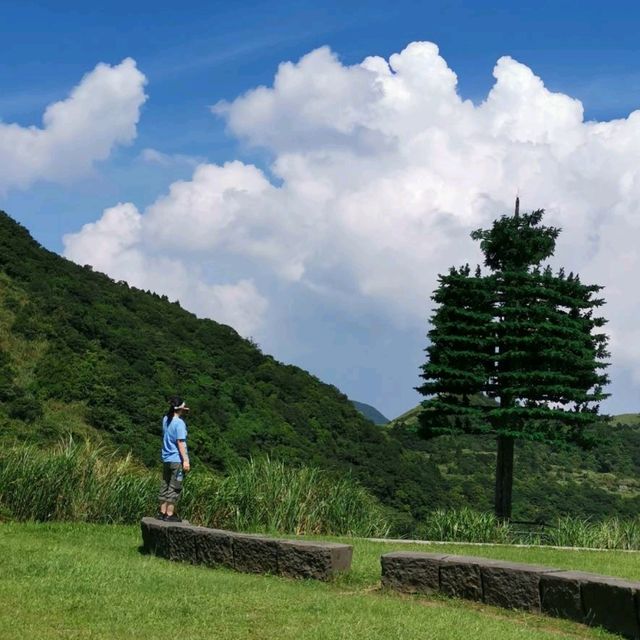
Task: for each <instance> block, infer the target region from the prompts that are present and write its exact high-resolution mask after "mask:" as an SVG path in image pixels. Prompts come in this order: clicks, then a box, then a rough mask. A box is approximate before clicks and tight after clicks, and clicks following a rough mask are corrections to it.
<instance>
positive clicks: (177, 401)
mask: <svg viewBox="0 0 640 640" xmlns="http://www.w3.org/2000/svg"><path fill="white" fill-rule="evenodd" d="M181 404H182V398H178V397H177V396H173V397H172V398H169V411H167V413H166V416H165V417H166V418H167V426H169V423H170V422H171V421H172V420H173V416H174V415H175V412H176V407H179V406H180V405H181Z"/></svg>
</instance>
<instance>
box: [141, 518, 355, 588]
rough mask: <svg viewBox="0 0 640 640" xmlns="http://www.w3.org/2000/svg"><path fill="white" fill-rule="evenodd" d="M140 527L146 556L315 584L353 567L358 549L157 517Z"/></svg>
mask: <svg viewBox="0 0 640 640" xmlns="http://www.w3.org/2000/svg"><path fill="white" fill-rule="evenodd" d="M140 526H141V528H142V545H143V549H144V551H145V552H146V553H153V554H155V555H157V556H160V557H161V558H167V559H169V560H177V561H181V562H190V563H192V564H203V565H206V566H209V567H229V568H232V569H236V570H237V571H244V572H249V573H273V574H278V575H283V576H288V577H290V578H313V579H316V580H329V579H330V578H331V577H332V576H333V575H335V574H336V573H338V572H340V571H348V570H349V569H350V567H351V557H352V552H353V547H351V546H350V545H347V544H337V543H333V542H307V541H301V540H282V539H275V538H266V537H264V536H258V535H249V534H246V533H234V532H233V531H222V530H219V529H207V528H205V527H196V526H194V525H192V524H189V523H188V522H180V523H174V522H163V521H162V520H157V519H156V518H143V519H142V522H141V523H140Z"/></svg>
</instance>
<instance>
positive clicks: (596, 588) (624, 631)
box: [381, 552, 640, 638]
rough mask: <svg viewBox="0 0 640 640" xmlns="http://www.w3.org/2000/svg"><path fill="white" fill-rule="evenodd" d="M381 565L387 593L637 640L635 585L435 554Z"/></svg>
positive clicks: (639, 613)
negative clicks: (537, 617) (426, 596)
mask: <svg viewBox="0 0 640 640" xmlns="http://www.w3.org/2000/svg"><path fill="white" fill-rule="evenodd" d="M381 564H382V584H383V586H385V587H388V588H391V589H396V590H398V591H404V592H409V593H435V592H439V593H444V594H446V595H449V596H453V597H459V598H468V599H471V600H477V601H480V602H485V603H486V604H490V605H494V606H498V607H506V608H509V609H523V610H525V611H532V612H542V613H546V614H549V615H553V616H558V617H561V618H569V619H571V620H575V621H576V622H582V623H584V624H589V625H593V626H601V627H604V628H605V629H608V630H609V631H613V632H614V633H619V634H621V635H623V636H624V637H626V638H640V602H639V599H640V595H639V594H640V582H628V581H626V580H619V579H616V578H609V577H607V576H599V575H596V574H592V573H582V572H576V571H562V570H558V569H553V568H551V567H539V566H533V565H527V564H518V563H512V562H502V561H499V560H489V559H487V558H473V557H468V556H455V555H446V554H436V553H409V552H397V553H387V554H385V555H383V556H382V558H381Z"/></svg>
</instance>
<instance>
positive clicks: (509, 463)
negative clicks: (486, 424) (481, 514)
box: [495, 436, 514, 520]
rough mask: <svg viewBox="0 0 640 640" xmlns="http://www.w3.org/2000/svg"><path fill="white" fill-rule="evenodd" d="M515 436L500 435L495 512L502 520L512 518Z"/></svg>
mask: <svg viewBox="0 0 640 640" xmlns="http://www.w3.org/2000/svg"><path fill="white" fill-rule="evenodd" d="M513 442H514V441H513V438H510V437H509V436H498V457H497V462H496V493H495V512H496V517H497V518H499V519H500V520H509V519H510V518H511V489H512V487H513Z"/></svg>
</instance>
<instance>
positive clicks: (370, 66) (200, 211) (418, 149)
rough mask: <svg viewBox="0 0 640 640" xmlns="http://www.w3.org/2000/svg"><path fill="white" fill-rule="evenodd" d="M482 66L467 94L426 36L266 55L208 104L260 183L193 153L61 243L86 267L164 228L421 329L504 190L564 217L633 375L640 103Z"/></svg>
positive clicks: (141, 245)
mask: <svg viewBox="0 0 640 640" xmlns="http://www.w3.org/2000/svg"><path fill="white" fill-rule="evenodd" d="M493 73H494V77H495V84H494V85H493V87H492V88H491V90H490V92H489V93H488V95H487V97H486V99H485V100H484V101H482V102H481V103H479V104H473V103H472V102H471V101H469V100H464V99H463V98H462V97H461V96H460V94H459V93H458V90H457V77H456V74H455V73H454V72H453V71H452V70H451V69H450V68H449V67H448V65H447V63H446V61H445V60H444V59H443V58H442V57H441V56H440V54H439V51H438V48H437V46H436V45H435V44H433V43H428V42H414V43H412V44H410V45H409V46H408V47H407V48H406V49H404V50H403V51H402V52H401V53H397V54H394V55H392V56H391V57H390V58H389V59H388V60H386V59H384V58H381V57H369V58H366V59H365V60H364V61H363V62H362V63H360V64H356V65H352V66H346V65H344V64H342V63H341V62H340V60H339V59H338V58H337V57H336V56H335V55H334V54H333V53H332V52H331V51H330V50H329V49H328V48H326V47H324V48H321V49H318V50H316V51H313V52H311V53H309V54H308V55H306V56H304V57H303V58H302V59H301V60H300V61H298V62H297V63H292V62H287V63H283V64H282V65H280V67H279V69H278V71H277V73H276V76H275V79H274V82H273V85H272V86H270V87H258V88H256V89H253V90H251V91H249V92H247V93H246V94H244V95H242V96H240V97H238V98H237V99H236V100H234V101H231V102H221V103H218V104H217V105H215V106H214V107H213V111H214V112H215V113H216V114H217V115H218V116H220V117H223V118H224V119H225V120H226V123H227V126H228V129H229V131H230V132H231V133H232V134H233V135H235V136H236V137H238V138H239V139H241V140H243V141H244V142H245V143H246V144H249V145H254V146H259V147H263V148H264V149H266V150H267V152H268V153H269V154H271V157H272V163H271V166H270V171H271V175H272V176H274V177H275V179H271V178H270V177H269V176H268V175H267V174H266V173H265V172H263V171H262V170H261V169H259V168H258V167H256V166H252V165H247V164H244V163H242V162H239V161H234V162H229V163H227V164H225V165H222V166H219V165H213V164H201V165H200V166H198V167H197V168H196V169H195V171H194V174H193V177H192V179H191V180H188V181H181V182H177V183H174V184H173V185H171V186H170V188H169V192H168V193H167V194H166V195H163V196H161V197H159V198H158V200H157V201H156V202H155V203H154V204H152V205H151V206H150V207H148V208H147V209H146V210H145V211H144V212H143V213H137V212H135V213H136V215H135V216H134V215H132V211H133V209H132V210H129V209H128V207H132V205H120V211H121V213H120V215H122V217H123V220H125V222H123V223H122V224H121V225H115V227H121V228H119V229H114V227H113V225H112V224H111V216H112V215H113V214H112V210H107V211H106V212H105V213H104V215H103V217H102V218H101V219H100V221H99V222H97V223H95V225H88V226H87V227H85V228H84V229H83V230H82V231H80V232H79V233H78V234H77V235H75V236H72V237H70V238H68V239H67V255H69V256H70V257H73V258H74V259H77V257H78V256H79V255H80V254H82V252H81V251H79V250H78V247H80V246H86V247H87V248H86V251H85V253H84V254H82V255H86V258H87V260H88V261H89V262H92V260H93V261H95V260H97V257H96V256H111V255H112V254H117V255H118V256H120V257H121V258H122V260H121V261H120V264H121V265H122V264H127V260H129V259H131V260H132V261H134V258H133V257H131V258H129V257H128V253H132V254H135V256H137V257H136V259H141V260H145V259H147V256H148V255H150V254H149V252H150V251H151V249H150V246H153V248H154V250H157V249H158V248H159V247H170V246H171V244H172V242H173V241H174V239H175V238H176V237H177V236H179V237H180V238H182V240H183V241H184V243H185V244H186V246H189V247H190V248H192V250H193V251H194V252H195V253H197V254H199V255H201V256H217V257H218V258H220V259H222V257H225V258H228V257H232V258H233V259H234V260H239V261H244V263H243V264H247V265H251V267H252V268H254V269H259V272H260V273H261V274H263V275H264V274H269V275H270V277H272V278H273V281H274V282H278V283H280V284H279V286H286V285H287V283H291V282H297V283H299V284H303V285H306V286H308V287H309V288H310V289H312V290H314V291H317V292H322V293H321V295H323V299H324V300H325V301H326V300H330V298H329V297H328V296H327V292H331V291H334V292H335V295H336V298H337V297H340V298H341V299H345V298H347V299H348V297H349V296H358V297H360V298H363V299H368V300H370V301H371V304H373V305H377V306H378V307H379V309H382V310H383V311H381V312H382V313H388V314H389V317H390V318H392V319H393V320H394V321H396V322H400V323H405V324H410V325H414V326H417V325H420V326H424V324H425V322H426V318H427V314H428V304H429V300H428V296H429V295H430V293H431V291H432V290H433V289H434V288H435V286H436V277H437V273H438V272H443V271H446V270H447V268H448V267H449V266H450V265H454V264H459V263H462V262H465V261H467V260H469V261H472V262H477V261H480V259H481V258H480V254H479V250H478V247H477V246H476V245H475V243H474V242H473V241H472V240H471V239H470V238H469V233H470V231H472V230H473V229H475V228H477V227H480V226H485V227H486V226H487V225H489V224H490V223H491V221H492V220H493V219H494V218H495V217H496V216H497V215H500V214H503V213H508V212H510V211H511V210H512V207H513V201H514V197H515V194H516V192H517V191H519V193H520V197H521V200H522V204H523V208H525V209H533V208H545V209H547V211H548V218H547V221H548V223H551V224H557V225H559V226H561V227H563V229H564V232H563V233H562V234H561V236H560V240H559V243H558V251H557V261H558V264H563V265H565V266H566V267H567V270H573V271H578V272H580V273H581V274H582V275H583V279H584V280H585V281H592V282H596V283H601V284H604V285H605V286H606V289H605V292H604V295H605V297H606V298H607V301H608V305H607V307H606V310H605V313H606V315H607V316H608V317H609V318H610V319H611V322H610V325H609V330H610V332H611V334H612V337H613V343H612V344H613V348H614V362H616V363H617V364H621V365H623V366H627V367H630V368H632V369H633V370H634V371H635V372H636V375H637V376H638V380H640V334H639V333H638V329H637V328H636V325H637V322H636V320H635V318H637V317H638V315H640V298H638V296H635V295H633V291H634V286H635V283H634V279H635V278H636V277H637V276H636V274H637V273H640V257H639V256H640V252H638V251H637V250H636V246H637V242H638V240H637V239H638V228H639V226H640V211H639V205H638V203H639V202H640V162H639V160H640V111H636V112H633V113H631V114H630V115H629V116H628V117H627V118H624V119H620V120H615V121H609V122H589V121H585V120H584V117H583V108H582V105H581V103H580V102H579V101H578V100H576V99H574V98H572V97H570V96H567V95H564V94H562V93H557V92H552V91H550V90H548V89H547V88H546V87H545V85H544V82H543V81H542V79H541V78H539V77H537V76H536V75H535V73H534V72H533V71H532V70H531V69H529V68H528V67H527V66H525V65H523V64H520V63H519V62H517V61H515V60H513V59H512V58H510V57H503V58H500V59H499V60H498V62H497V64H496V66H495V68H494V72H493ZM134 236H135V238H134ZM131 238H134V239H131ZM102 244H105V245H107V246H101V245H102ZM94 245H95V247H96V248H95V251H94V250H93V249H92V247H93V246H94ZM115 262H118V260H115V261H114V260H113V259H111V258H109V259H106V261H105V262H104V263H103V265H102V267H103V268H104V269H105V270H106V271H107V272H108V273H111V274H112V275H113V274H114V273H116V272H117V273H119V274H120V275H121V277H125V278H127V279H129V278H130V277H131V274H133V273H137V271H136V269H138V270H145V269H146V268H147V267H144V266H141V265H138V266H131V267H126V268H125V267H122V266H116V265H115V264H114V263H115ZM131 264H133V262H132V263H131ZM97 266H100V265H97ZM127 269H130V272H128V274H127V273H126V270H127ZM118 270H119V271H118ZM158 286H164V288H165V289H166V288H167V286H168V284H166V285H158ZM209 286H211V285H209ZM254 293H255V291H254ZM319 295H320V294H319ZM231 297H232V296H230V298H231ZM216 304H219V305H220V307H219V309H221V308H222V307H223V306H224V305H225V304H231V302H229V301H227V302H225V301H224V300H223V297H219V303H216ZM265 304H266V303H265ZM291 304H295V301H292V302H291ZM216 313H221V311H220V310H218V311H216ZM214 317H216V316H215V315H214Z"/></svg>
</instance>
